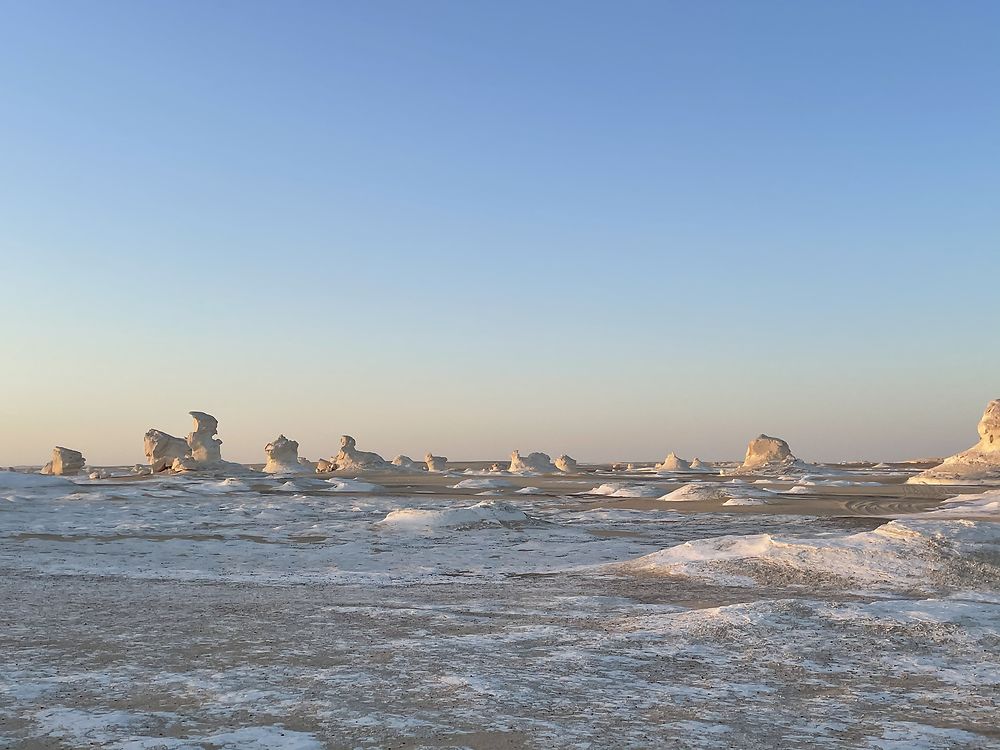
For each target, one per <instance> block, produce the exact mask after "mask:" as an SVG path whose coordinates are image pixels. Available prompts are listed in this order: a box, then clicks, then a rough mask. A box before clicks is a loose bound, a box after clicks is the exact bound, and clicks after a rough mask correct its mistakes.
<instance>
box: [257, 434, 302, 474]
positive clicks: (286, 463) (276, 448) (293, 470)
mask: <svg viewBox="0 0 1000 750" xmlns="http://www.w3.org/2000/svg"><path fill="white" fill-rule="evenodd" d="M264 454H265V455H266V456H267V463H266V464H264V473H265V474H299V473H302V472H304V471H311V470H312V469H310V468H309V467H308V466H303V465H302V464H301V463H299V444H298V443H297V442H295V441H294V440H289V439H288V438H286V437H285V436H284V435H278V437H277V438H275V439H274V440H272V441H271V442H270V443H268V444H267V445H265V446H264Z"/></svg>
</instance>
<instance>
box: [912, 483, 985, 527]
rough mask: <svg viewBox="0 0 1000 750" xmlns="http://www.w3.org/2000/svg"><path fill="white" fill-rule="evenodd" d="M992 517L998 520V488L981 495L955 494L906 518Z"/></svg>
mask: <svg viewBox="0 0 1000 750" xmlns="http://www.w3.org/2000/svg"><path fill="white" fill-rule="evenodd" d="M916 517H920V518H983V517H985V518H993V519H996V520H1000V490H991V491H989V492H984V493H982V494H981V495H956V496H955V497H950V498H948V499H947V500H945V501H944V503H942V504H941V506H940V507H939V508H936V509H934V510H929V511H927V512H926V513H915V514H912V515H910V516H906V518H916Z"/></svg>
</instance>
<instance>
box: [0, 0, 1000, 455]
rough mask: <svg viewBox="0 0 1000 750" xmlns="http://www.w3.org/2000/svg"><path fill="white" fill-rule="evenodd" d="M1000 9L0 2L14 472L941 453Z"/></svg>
mask: <svg viewBox="0 0 1000 750" xmlns="http://www.w3.org/2000/svg"><path fill="white" fill-rule="evenodd" d="M998 33H1000V3H995V2H962V3H944V2H937V3H928V2H837V3H818V2H735V1H734V2H649V3H645V2H625V3H613V2H605V3H584V2H545V3H528V2H435V1H429V2H417V3H412V2H293V3H279V2H271V3H259V2H242V1H241V2H100V3H72V2H60V3H51V2H39V1H35V0H32V1H31V2H23V1H20V2H9V1H4V2H0V261H2V262H0V278H2V280H3V285H2V289H3V293H2V294H0V314H2V318H0V320H2V324H0V326H2V328H0V347H2V348H0V352H2V353H3V354H2V357H0V359H2V363H3V364H2V367H0V386H2V389H0V464H7V463H41V462H42V461H44V460H45V459H46V457H47V454H48V452H49V450H50V448H51V446H52V445H54V444H57V443H58V444H62V445H69V446H71V447H75V448H79V449H81V450H83V451H84V453H85V454H86V455H87V456H88V458H90V459H91V460H92V461H93V462H95V463H101V462H104V463H109V462H132V461H138V460H140V459H141V458H142V434H143V432H145V430H146V429H147V428H148V427H151V426H156V427H159V428H162V429H165V430H167V431H169V432H172V433H174V434H181V435H183V434H185V433H186V432H187V431H188V429H189V426H188V422H189V420H188V418H187V416H186V412H187V411H188V410H190V409H201V410H205V411H209V412H212V413H214V414H215V415H216V416H218V417H219V419H220V422H221V437H222V438H223V440H224V441H225V445H224V447H223V450H224V454H225V455H227V456H228V457H230V458H233V459H237V460H245V461H250V460H260V459H262V456H263V454H262V450H261V448H262V446H263V445H264V443H266V442H267V441H268V440H269V439H271V438H273V437H275V436H276V435H277V434H278V433H279V432H284V433H286V434H287V435H289V436H290V437H293V438H296V439H298V440H299V441H300V442H301V443H302V453H304V454H306V455H308V456H310V457H312V458H316V457H317V456H319V455H329V454H330V453H332V452H334V451H336V448H337V436H339V435H340V434H341V433H343V432H349V433H352V434H354V435H355V436H356V437H357V438H358V441H359V444H360V445H361V446H362V447H363V448H367V449H372V450H378V451H380V452H382V453H385V454H389V455H392V454H395V453H397V452H406V453H408V454H411V455H414V456H416V455H422V454H423V453H424V452H425V451H426V450H434V451H435V452H437V453H439V454H445V455H449V456H451V457H453V458H473V457H483V458H494V457H500V456H503V455H506V454H507V453H509V452H510V450H511V449H513V448H515V447H516V448H520V449H521V450H522V451H527V450H545V451H547V452H550V453H553V454H557V453H560V452H563V451H568V452H569V453H571V454H573V455H576V456H577V457H578V458H580V459H584V460H586V459H590V460H597V459H606V460H613V459H619V458H635V459H644V458H646V459H652V458H662V456H663V455H664V454H665V453H666V452H667V451H670V450H675V451H677V452H678V453H679V454H680V455H682V456H687V457H691V456H693V455H700V456H702V457H705V458H723V457H736V456H738V455H740V454H742V452H743V450H744V448H745V445H746V442H747V440H748V439H749V438H750V437H752V436H753V435H755V434H756V433H758V432H761V431H766V432H768V433H771V434H778V435H780V436H782V437H785V438H786V439H787V440H788V441H789V442H790V443H791V445H792V448H793V450H795V452H796V453H798V454H799V455H801V456H803V457H804V458H818V459H839V458H855V457H858V456H870V457H877V458H903V457H911V456H915V455H927V454H944V453H950V452H954V451H955V450H957V449H959V448H963V447H966V446H967V445H969V444H971V443H972V442H974V441H975V438H976V435H975V423H976V421H977V420H978V418H979V415H980V413H981V411H982V409H983V408H984V406H985V404H986V402H987V400H989V399H990V398H995V397H998V396H1000V317H998V313H997V289H998V279H1000V45H998V44H997V39H998Z"/></svg>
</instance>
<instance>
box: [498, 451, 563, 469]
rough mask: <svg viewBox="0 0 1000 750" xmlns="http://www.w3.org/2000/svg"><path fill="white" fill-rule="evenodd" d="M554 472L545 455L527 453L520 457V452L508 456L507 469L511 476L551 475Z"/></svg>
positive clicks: (549, 459)
mask: <svg viewBox="0 0 1000 750" xmlns="http://www.w3.org/2000/svg"><path fill="white" fill-rule="evenodd" d="M555 470H556V467H555V466H554V465H553V464H552V459H551V458H550V457H549V455H548V454H547V453H529V454H528V455H527V456H522V455H521V453H520V451H514V452H513V453H511V454H510V467H509V468H508V469H507V471H509V472H510V473H511V474H526V473H529V472H531V473H538V474H545V473H551V472H553V471H555Z"/></svg>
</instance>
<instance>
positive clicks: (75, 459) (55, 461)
mask: <svg viewBox="0 0 1000 750" xmlns="http://www.w3.org/2000/svg"><path fill="white" fill-rule="evenodd" d="M86 465H87V461H86V459H85V458H84V457H83V454H82V453H80V451H75V450H73V449H72V448H63V447H62V446H58V445H57V446H56V447H55V448H53V449H52V460H51V461H49V462H48V463H47V464H45V466H43V467H42V470H41V472H40V473H42V474H53V475H55V476H63V475H71V474H79V473H80V470H81V469H83V467H84V466H86Z"/></svg>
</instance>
